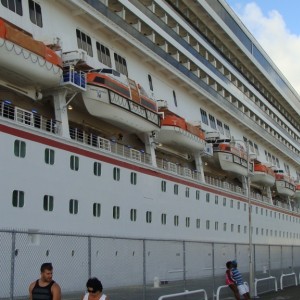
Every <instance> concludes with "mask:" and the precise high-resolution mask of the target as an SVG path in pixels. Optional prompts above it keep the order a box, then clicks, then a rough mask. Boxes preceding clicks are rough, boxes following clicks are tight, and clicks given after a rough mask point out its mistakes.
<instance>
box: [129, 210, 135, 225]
mask: <svg viewBox="0 0 300 300" xmlns="http://www.w3.org/2000/svg"><path fill="white" fill-rule="evenodd" d="M130 221H132V222H135V221H136V209H135V208H132V209H131V210H130Z"/></svg>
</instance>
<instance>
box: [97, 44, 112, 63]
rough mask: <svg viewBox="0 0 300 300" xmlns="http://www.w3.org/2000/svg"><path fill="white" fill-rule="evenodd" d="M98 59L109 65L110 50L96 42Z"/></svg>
mask: <svg viewBox="0 0 300 300" xmlns="http://www.w3.org/2000/svg"><path fill="white" fill-rule="evenodd" d="M96 48H97V55H98V60H99V61H100V62H101V63H103V64H104V65H106V66H108V67H111V58H110V51H109V49H108V48H107V47H105V46H103V45H101V44H100V43H99V42H96Z"/></svg>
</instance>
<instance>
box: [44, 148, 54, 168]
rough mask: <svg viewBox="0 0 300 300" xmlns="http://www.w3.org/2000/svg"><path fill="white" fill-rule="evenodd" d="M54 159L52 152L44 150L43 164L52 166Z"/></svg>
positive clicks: (51, 150)
mask: <svg viewBox="0 0 300 300" xmlns="http://www.w3.org/2000/svg"><path fill="white" fill-rule="evenodd" d="M54 158H55V154H54V150H53V149H49V148H46V149H45V163H46V164H48V165H54Z"/></svg>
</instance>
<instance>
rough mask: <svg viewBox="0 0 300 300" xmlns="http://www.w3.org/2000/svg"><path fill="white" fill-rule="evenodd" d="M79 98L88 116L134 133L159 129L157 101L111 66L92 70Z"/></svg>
mask: <svg viewBox="0 0 300 300" xmlns="http://www.w3.org/2000/svg"><path fill="white" fill-rule="evenodd" d="M82 97H83V101H84V104H85V106H86V109H87V110H88V112H89V113H90V114H91V115H93V116H96V117H99V118H101V119H105V120H107V121H108V122H110V123H113V124H118V125H119V126H122V127H127V128H129V130H131V131H136V132H151V131H154V130H159V128H160V115H159V114H158V111H157V105H156V102H155V101H154V100H152V99H151V98H149V97H148V96H147V94H146V92H145V91H144V89H143V88H142V87H141V86H140V85H139V84H137V83H136V82H135V81H134V80H131V79H129V78H128V77H126V76H125V75H123V74H120V73H119V72H117V71H115V70H113V69H97V70H91V71H90V72H89V73H88V74H87V87H86V91H85V92H83V93H82Z"/></svg>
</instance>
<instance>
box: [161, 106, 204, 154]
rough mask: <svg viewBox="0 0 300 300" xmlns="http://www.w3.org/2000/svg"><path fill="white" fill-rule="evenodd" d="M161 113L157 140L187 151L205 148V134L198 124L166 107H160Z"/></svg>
mask: <svg viewBox="0 0 300 300" xmlns="http://www.w3.org/2000/svg"><path fill="white" fill-rule="evenodd" d="M159 112H160V113H162V115H163V118H162V120H161V129H160V131H159V133H158V136H157V142H158V143H161V144H163V145H167V146H170V147H175V148H176V149H181V150H185V151H188V152H191V151H192V152H196V151H199V150H200V151H201V150H203V149H204V148H205V134H204V132H203V131H202V130H201V128H200V126H195V125H192V124H190V123H188V122H186V120H185V119H184V118H182V117H180V116H178V115H176V114H175V113H173V112H171V111H169V110H168V109H167V108H160V109H159Z"/></svg>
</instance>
